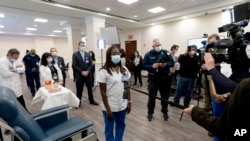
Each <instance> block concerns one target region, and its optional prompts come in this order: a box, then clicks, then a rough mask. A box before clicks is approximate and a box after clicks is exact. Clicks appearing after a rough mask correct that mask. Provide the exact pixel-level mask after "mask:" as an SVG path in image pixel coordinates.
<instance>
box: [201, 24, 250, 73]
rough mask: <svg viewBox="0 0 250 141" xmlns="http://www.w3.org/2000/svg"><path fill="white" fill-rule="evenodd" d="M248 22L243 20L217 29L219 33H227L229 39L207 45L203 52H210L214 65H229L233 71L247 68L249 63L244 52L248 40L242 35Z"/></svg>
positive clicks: (249, 65)
mask: <svg viewBox="0 0 250 141" xmlns="http://www.w3.org/2000/svg"><path fill="white" fill-rule="evenodd" d="M248 22H249V21H248V20H243V21H240V22H237V23H231V24H227V25H224V26H222V27H219V28H218V30H219V33H221V32H227V36H228V37H231V39H222V40H219V41H218V42H217V43H215V44H209V45H207V46H206V49H205V52H210V53H211V54H212V55H213V57H214V59H215V62H216V63H221V62H227V63H230V64H231V67H232V69H233V70H238V69H242V68H249V67H250V61H249V59H248V57H247V55H246V52H245V49H246V47H247V44H248V43H249V41H248V40H249V39H246V38H245V35H246V34H245V35H244V30H243V28H244V27H245V26H247V25H248ZM248 34H249V33H248Z"/></svg>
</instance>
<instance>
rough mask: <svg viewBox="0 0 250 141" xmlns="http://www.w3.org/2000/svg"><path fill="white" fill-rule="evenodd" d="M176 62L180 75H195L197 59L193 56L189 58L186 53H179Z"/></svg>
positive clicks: (191, 76) (190, 76) (192, 76)
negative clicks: (178, 64)
mask: <svg viewBox="0 0 250 141" xmlns="http://www.w3.org/2000/svg"><path fill="white" fill-rule="evenodd" d="M178 62H179V63H180V76H182V77H187V78H194V77H196V74H197V72H198V71H197V70H198V61H197V59H196V58H195V57H193V58H190V57H189V56H188V55H181V56H180V57H179V59H178Z"/></svg>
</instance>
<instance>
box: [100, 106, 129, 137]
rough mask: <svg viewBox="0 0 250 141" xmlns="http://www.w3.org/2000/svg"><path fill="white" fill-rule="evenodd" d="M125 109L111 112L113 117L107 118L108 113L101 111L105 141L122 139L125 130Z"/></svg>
mask: <svg viewBox="0 0 250 141" xmlns="http://www.w3.org/2000/svg"><path fill="white" fill-rule="evenodd" d="M126 111H127V110H126V109H125V110H123V111H120V112H112V114H113V119H108V114H107V112H106V111H103V116H104V122H105V131H104V133H105V138H106V141H122V137H123V134H124V131H125V118H126V113H127V112H126ZM114 125H115V136H114Z"/></svg>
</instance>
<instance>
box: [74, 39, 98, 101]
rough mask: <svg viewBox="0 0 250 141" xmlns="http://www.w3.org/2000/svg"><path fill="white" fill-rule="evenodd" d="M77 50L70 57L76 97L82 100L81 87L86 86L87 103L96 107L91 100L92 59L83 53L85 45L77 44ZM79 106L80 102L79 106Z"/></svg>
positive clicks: (92, 99)
mask: <svg viewBox="0 0 250 141" xmlns="http://www.w3.org/2000/svg"><path fill="white" fill-rule="evenodd" d="M78 48H79V49H78V50H79V51H77V52H75V53H74V54H73V56H72V68H73V70H74V74H75V80H76V94H77V97H78V98H79V99H80V101H81V99H82V91H83V85H84V83H85V84H86V87H87V89H88V97H89V103H90V104H92V105H98V103H97V102H95V100H94V98H93V91H92V79H91V69H92V59H91V57H90V55H89V54H88V53H87V52H85V43H84V42H79V43H78ZM79 106H81V102H80V105H79Z"/></svg>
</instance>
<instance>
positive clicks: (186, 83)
mask: <svg viewBox="0 0 250 141" xmlns="http://www.w3.org/2000/svg"><path fill="white" fill-rule="evenodd" d="M193 85H194V78H188V77H181V76H180V77H179V78H178V82H177V88H176V93H175V95H174V103H176V104H179V102H180V98H181V96H182V95H183V94H184V95H185V98H184V105H185V106H187V105H189V103H190V101H191V97H192V89H193Z"/></svg>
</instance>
